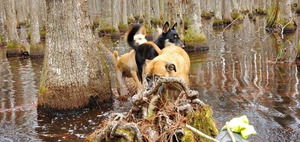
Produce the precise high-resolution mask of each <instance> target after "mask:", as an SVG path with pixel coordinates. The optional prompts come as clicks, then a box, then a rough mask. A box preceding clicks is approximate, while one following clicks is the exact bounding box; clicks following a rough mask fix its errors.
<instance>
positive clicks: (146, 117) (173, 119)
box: [86, 77, 216, 142]
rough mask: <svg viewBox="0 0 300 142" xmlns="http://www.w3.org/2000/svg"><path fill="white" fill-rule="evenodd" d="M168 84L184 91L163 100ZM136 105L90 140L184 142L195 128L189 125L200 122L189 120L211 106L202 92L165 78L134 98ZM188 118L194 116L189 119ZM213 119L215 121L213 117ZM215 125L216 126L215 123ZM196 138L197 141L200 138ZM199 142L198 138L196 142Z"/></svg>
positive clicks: (110, 121) (107, 123)
mask: <svg viewBox="0 0 300 142" xmlns="http://www.w3.org/2000/svg"><path fill="white" fill-rule="evenodd" d="M165 83H176V84H179V86H181V89H180V90H182V91H181V92H180V93H179V95H177V98H175V99H174V100H168V101H163V100H162V95H163V94H160V93H159V92H160V91H159V90H160V88H161V86H163V85H164V84H165ZM132 102H133V107H132V108H131V110H130V111H129V112H128V113H126V114H118V113H113V114H111V115H110V118H109V120H108V121H106V122H103V123H102V125H101V126H100V129H99V130H96V132H94V133H93V134H92V135H90V136H89V137H87V139H86V141H104V142H105V141H106V142H108V141H117V142H120V141H134V142H144V141H146V142H147V141H149V142H150V141H158V142H165V141H182V137H183V136H184V135H185V129H184V128H186V127H188V128H191V127H192V126H191V125H189V124H187V123H190V122H193V123H194V122H195V121H197V120H196V119H195V120H189V119H190V118H193V117H194V116H196V115H194V114H193V113H194V112H198V111H199V110H200V109H199V108H202V107H207V105H205V104H204V103H203V102H202V101H201V100H200V99H199V93H198V92H197V91H195V90H190V88H189V87H188V86H187V85H186V83H185V82H184V81H183V80H181V79H178V78H165V77H164V78H160V79H158V80H157V82H156V83H155V86H154V87H153V88H152V89H150V90H145V91H142V92H140V93H138V94H136V95H134V96H133V97H132ZM202 110H205V109H202ZM204 114H206V113H204ZM207 114H211V113H207ZM188 115H189V116H193V117H190V118H189V119H188V118H187V116H188ZM197 116H198V115H197ZM197 119H199V118H197ZM200 119H202V118H200ZM203 119H206V118H203ZM203 119H202V120H203ZM210 119H212V117H211V116H210ZM210 122H213V121H209V123H210ZM187 125H188V126H187ZM204 125H207V124H204ZM208 125H211V124H208ZM211 126H214V127H215V124H212V125H211ZM211 126H207V127H211ZM215 129H216V128H215ZM193 130H194V131H193V132H195V130H197V129H196V128H193ZM197 131H199V130H197ZM204 133H205V132H204ZM213 135H216V134H213ZM194 137H195V138H196V136H194ZM206 137H208V138H209V137H210V136H206ZM212 139H213V138H212ZM198 140H199V139H197V140H196V139H195V141H198Z"/></svg>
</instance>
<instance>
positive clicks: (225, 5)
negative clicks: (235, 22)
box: [222, 0, 232, 25]
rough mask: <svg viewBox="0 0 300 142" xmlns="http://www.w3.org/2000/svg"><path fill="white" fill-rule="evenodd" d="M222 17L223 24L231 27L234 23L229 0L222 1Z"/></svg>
mask: <svg viewBox="0 0 300 142" xmlns="http://www.w3.org/2000/svg"><path fill="white" fill-rule="evenodd" d="M222 1H223V2H222V17H223V24H225V25H229V24H230V23H231V22H232V18H231V3H230V1H229V0H222Z"/></svg>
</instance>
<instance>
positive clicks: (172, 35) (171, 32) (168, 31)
mask: <svg viewBox="0 0 300 142" xmlns="http://www.w3.org/2000/svg"><path fill="white" fill-rule="evenodd" d="M169 26H170V25H169V22H166V23H165V24H164V26H163V29H162V35H163V37H164V38H165V40H167V41H168V42H170V43H174V44H176V45H178V46H180V47H182V48H183V47H184V44H183V43H182V41H181V40H180V36H179V34H178V32H177V31H176V29H175V28H176V27H177V23H175V24H174V25H173V26H172V28H170V27H169Z"/></svg>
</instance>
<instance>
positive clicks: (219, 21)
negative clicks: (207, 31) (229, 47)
mask: <svg viewBox="0 0 300 142" xmlns="http://www.w3.org/2000/svg"><path fill="white" fill-rule="evenodd" d="M222 25H223V21H222V20H221V19H219V18H216V17H215V18H214V20H213V26H214V27H215V26H216V27H218V26H222Z"/></svg>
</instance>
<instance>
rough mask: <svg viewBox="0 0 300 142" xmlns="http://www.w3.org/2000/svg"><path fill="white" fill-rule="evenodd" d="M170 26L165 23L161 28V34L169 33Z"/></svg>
mask: <svg viewBox="0 0 300 142" xmlns="http://www.w3.org/2000/svg"><path fill="white" fill-rule="evenodd" d="M169 27H170V24H169V22H168V21H167V22H166V23H165V24H164V26H163V33H167V32H168V31H169Z"/></svg>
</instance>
